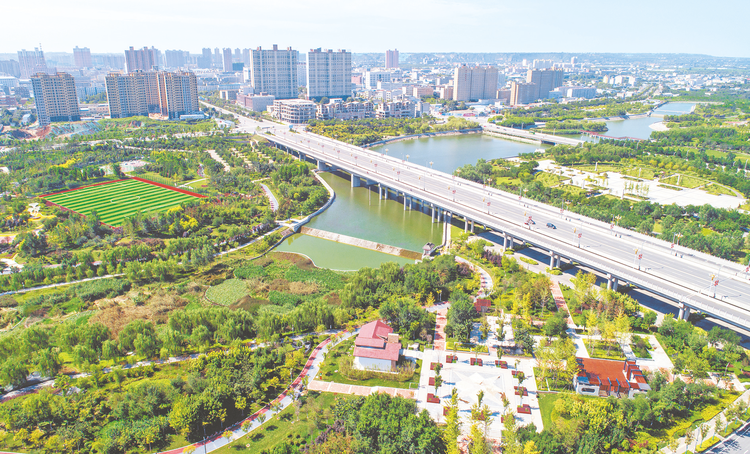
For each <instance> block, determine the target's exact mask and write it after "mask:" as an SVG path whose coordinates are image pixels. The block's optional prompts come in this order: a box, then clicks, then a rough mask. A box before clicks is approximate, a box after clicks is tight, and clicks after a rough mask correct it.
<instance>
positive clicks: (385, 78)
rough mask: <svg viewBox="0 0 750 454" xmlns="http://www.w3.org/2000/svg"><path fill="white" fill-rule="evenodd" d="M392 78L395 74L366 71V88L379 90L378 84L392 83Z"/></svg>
mask: <svg viewBox="0 0 750 454" xmlns="http://www.w3.org/2000/svg"><path fill="white" fill-rule="evenodd" d="M392 76H393V74H392V73H391V72H390V71H377V70H374V71H373V70H371V71H365V80H364V82H365V88H366V89H368V90H374V89H376V88H378V82H386V83H389V82H391V80H392Z"/></svg>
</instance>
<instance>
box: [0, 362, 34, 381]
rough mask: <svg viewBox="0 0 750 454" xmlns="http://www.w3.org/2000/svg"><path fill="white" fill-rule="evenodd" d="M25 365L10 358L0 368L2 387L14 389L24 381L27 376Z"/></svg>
mask: <svg viewBox="0 0 750 454" xmlns="http://www.w3.org/2000/svg"><path fill="white" fill-rule="evenodd" d="M28 373H29V372H28V370H27V369H26V365H25V364H23V363H22V362H21V360H20V359H18V358H16V357H10V358H8V359H7V360H5V362H4V363H3V364H2V366H0V381H2V383H3V385H4V386H7V385H11V386H13V387H14V388H15V387H16V386H18V385H20V384H22V383H24V382H25V381H26V377H27V375H28Z"/></svg>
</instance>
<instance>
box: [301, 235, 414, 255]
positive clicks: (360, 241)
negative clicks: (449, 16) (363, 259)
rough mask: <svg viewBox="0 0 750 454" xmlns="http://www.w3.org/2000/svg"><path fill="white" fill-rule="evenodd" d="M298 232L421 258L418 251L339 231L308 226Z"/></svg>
mask: <svg viewBox="0 0 750 454" xmlns="http://www.w3.org/2000/svg"><path fill="white" fill-rule="evenodd" d="M300 233H303V234H305V235H310V236H314V237H317V238H323V239H324V240H329V241H335V242H337V243H344V244H350V245H352V246H357V247H361V248H364V249H370V250H372V251H377V252H383V253H385V254H390V255H395V256H397V257H404V258H407V259H412V260H419V259H421V258H422V254H421V253H419V252H415V251H410V250H408V249H402V248H400V247H396V246H389V245H387V244H381V243H376V242H374V241H368V240H363V239H360V238H354V237H351V236H346V235H341V234H339V233H333V232H327V231H325V230H318V229H313V228H310V227H300Z"/></svg>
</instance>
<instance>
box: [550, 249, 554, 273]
mask: <svg viewBox="0 0 750 454" xmlns="http://www.w3.org/2000/svg"><path fill="white" fill-rule="evenodd" d="M554 267H555V253H554V252H553V251H549V269H550V270H551V269H552V268H554Z"/></svg>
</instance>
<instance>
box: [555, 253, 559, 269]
mask: <svg viewBox="0 0 750 454" xmlns="http://www.w3.org/2000/svg"><path fill="white" fill-rule="evenodd" d="M555 268H560V254H558V255H557V256H556V257H555Z"/></svg>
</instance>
